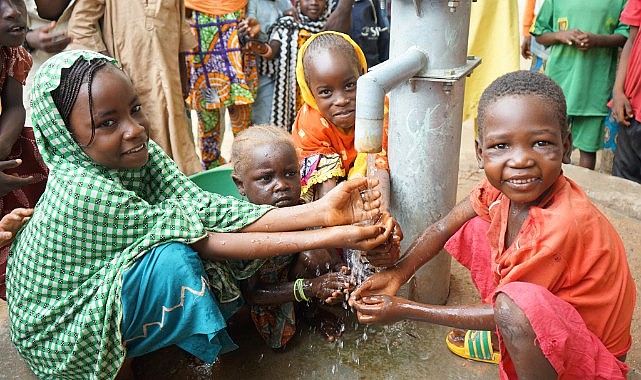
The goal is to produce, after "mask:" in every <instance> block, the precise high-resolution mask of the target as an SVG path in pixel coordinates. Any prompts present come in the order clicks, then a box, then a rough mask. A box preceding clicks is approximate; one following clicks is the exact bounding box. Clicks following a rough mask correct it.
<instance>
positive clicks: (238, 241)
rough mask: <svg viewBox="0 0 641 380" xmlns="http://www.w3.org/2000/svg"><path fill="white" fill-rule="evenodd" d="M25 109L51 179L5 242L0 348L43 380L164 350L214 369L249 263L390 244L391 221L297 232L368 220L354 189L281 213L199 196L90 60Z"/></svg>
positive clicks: (122, 88)
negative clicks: (4, 322) (5, 313)
mask: <svg viewBox="0 0 641 380" xmlns="http://www.w3.org/2000/svg"><path fill="white" fill-rule="evenodd" d="M31 99H32V102H33V106H32V108H33V112H34V114H33V121H34V129H35V133H36V139H37V142H38V146H39V148H40V151H41V153H42V156H43V158H44V160H45V162H46V164H47V166H48V167H49V169H50V170H51V172H50V177H49V180H48V183H47V189H46V191H45V193H44V194H43V195H42V197H41V199H40V201H39V202H38V204H37V205H36V207H35V211H34V214H33V216H32V218H31V220H30V221H29V222H27V224H26V225H25V227H24V228H23V229H22V230H21V231H20V232H19V233H18V235H17V236H16V240H15V242H14V245H13V246H12V249H11V256H10V258H9V263H8V269H7V290H8V292H7V293H8V302H9V316H10V321H11V338H12V340H13V342H14V344H15V345H16V346H17V348H18V350H19V352H20V354H21V355H22V356H23V358H24V359H25V360H26V361H27V362H28V363H29V365H30V366H31V368H32V370H33V371H34V372H35V373H36V375H38V376H39V377H41V378H81V377H82V378H85V377H91V378H96V377H97V378H113V377H114V376H115V375H116V374H117V373H118V372H119V370H120V369H121V367H122V371H121V373H123V374H124V372H125V370H126V368H127V366H123V363H124V362H125V360H124V359H125V358H133V357H135V356H139V355H142V354H145V353H148V352H151V351H154V350H157V349H159V348H161V347H165V346H168V345H172V344H175V345H178V346H179V347H181V348H182V349H184V350H186V351H188V352H190V353H192V354H193V355H195V356H197V357H199V358H201V359H202V360H204V361H207V362H213V361H214V360H215V358H216V356H217V355H218V354H219V353H221V352H225V350H229V349H230V348H233V347H234V346H233V343H232V342H231V341H230V339H229V337H228V336H227V334H226V333H225V331H224V327H225V318H226V317H228V316H229V315H230V313H232V312H233V311H234V307H235V306H236V304H237V301H238V300H239V290H238V288H237V287H236V282H237V280H239V279H244V278H247V277H249V276H251V275H252V274H253V273H254V272H255V271H256V270H257V269H258V267H260V265H261V264H262V260H257V259H261V258H267V257H271V256H276V255H281V254H288V253H293V252H298V251H301V250H304V249H314V248H321V247H339V246H340V247H346V246H347V247H350V248H356V249H371V248H374V247H376V246H379V245H382V244H383V243H385V242H386V241H387V239H388V237H389V236H390V232H391V230H392V227H393V221H392V220H391V219H387V220H386V222H385V224H384V225H377V226H370V227H357V226H353V225H347V226H339V227H328V228H325V229H323V230H322V231H320V232H319V231H318V230H310V231H297V230H302V229H305V228H308V227H312V226H338V225H343V224H348V223H353V222H356V221H359V220H362V219H364V218H370V217H372V216H374V215H376V214H378V213H379V210H378V208H377V207H378V205H379V203H380V202H379V200H378V199H376V198H377V197H378V196H379V195H380V194H378V193H374V194H369V193H367V192H363V190H365V189H366V188H367V182H366V180H364V179H363V180H360V181H352V182H346V183H345V184H344V185H342V186H341V187H339V188H338V189H337V190H336V191H334V192H333V193H331V194H328V195H327V196H325V197H323V199H322V200H321V201H319V202H322V203H318V202H315V203H312V204H307V205H302V206H296V207H287V208H271V207H265V206H256V205H253V204H250V203H247V202H243V201H239V200H236V199H234V198H228V197H222V196H218V195H214V194H210V193H206V192H204V191H201V190H199V188H198V187H197V186H196V185H194V184H193V183H192V182H191V181H190V180H189V179H187V178H186V177H185V176H184V175H182V174H181V173H180V172H179V170H178V168H177V167H176V165H175V164H174V163H173V162H171V161H170V159H169V158H168V157H167V156H166V155H165V154H164V153H163V152H162V151H161V150H160V148H159V147H158V146H157V145H156V144H155V143H154V142H153V141H150V140H149V137H148V129H149V125H148V121H147V119H146V117H145V115H144V112H143V110H142V109H141V107H140V102H139V100H138V97H137V96H136V94H135V92H134V89H133V86H132V84H131V81H130V80H129V79H128V78H127V76H126V75H125V74H124V73H123V72H122V71H121V70H120V69H118V68H117V67H116V66H115V61H113V60H111V59H110V58H107V57H105V56H102V55H100V54H98V53H94V52H89V51H70V52H65V53H61V54H58V55H56V56H54V57H53V58H51V59H50V60H48V61H47V62H46V63H45V64H44V65H42V67H41V69H40V70H39V72H38V74H37V75H36V78H35V82H34V86H33V88H32V93H31ZM370 185H372V183H370ZM361 198H363V199H364V200H367V202H365V201H364V200H362V199H361ZM368 210H369V211H368ZM283 231H291V232H283ZM228 259H229V260H228ZM127 362H130V361H127Z"/></svg>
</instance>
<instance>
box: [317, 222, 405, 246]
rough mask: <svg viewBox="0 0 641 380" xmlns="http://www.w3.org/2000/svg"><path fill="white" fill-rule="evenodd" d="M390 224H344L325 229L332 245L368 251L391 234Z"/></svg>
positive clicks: (382, 242)
mask: <svg viewBox="0 0 641 380" xmlns="http://www.w3.org/2000/svg"><path fill="white" fill-rule="evenodd" d="M392 230H393V227H392V226H384V225H381V224H377V225H374V226H356V225H345V226H337V227H329V228H327V229H325V231H328V232H329V233H331V234H332V235H331V237H330V241H331V242H332V243H331V246H332V247H344V248H351V249H357V250H360V251H368V250H370V249H374V248H376V247H378V246H380V245H383V244H385V242H386V241H387V240H388V239H389V237H390V236H391V235H392ZM330 231H331V232H330Z"/></svg>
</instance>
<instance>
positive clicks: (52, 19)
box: [23, 0, 75, 126]
mask: <svg viewBox="0 0 641 380" xmlns="http://www.w3.org/2000/svg"><path fill="white" fill-rule="evenodd" d="M74 2H75V0H57V1H44V0H39V1H36V0H26V1H25V4H26V6H27V27H28V28H29V29H28V30H27V37H26V40H25V44H24V45H25V48H26V49H27V51H29V54H31V58H32V60H33V66H32V67H31V71H30V72H29V75H28V76H27V82H26V84H25V86H24V92H23V98H24V108H25V110H26V119H25V125H28V126H30V125H32V124H31V105H30V104H29V89H30V88H31V85H32V84H33V76H34V75H35V73H36V71H38V69H39V68H40V65H42V64H43V63H44V61H46V60H47V59H49V58H51V57H52V56H53V55H54V54H57V53H60V52H61V51H63V50H64V49H65V48H66V47H67V46H68V45H69V44H70V43H71V40H72V38H71V36H70V35H69V33H68V32H67V27H68V24H69V18H70V17H71V10H72V9H73V4H74ZM40 14H42V16H40Z"/></svg>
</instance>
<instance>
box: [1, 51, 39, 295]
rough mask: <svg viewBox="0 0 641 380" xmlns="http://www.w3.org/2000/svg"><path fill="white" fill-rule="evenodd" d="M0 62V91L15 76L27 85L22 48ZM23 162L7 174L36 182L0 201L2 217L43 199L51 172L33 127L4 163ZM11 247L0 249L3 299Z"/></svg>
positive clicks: (3, 54)
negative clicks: (40, 149)
mask: <svg viewBox="0 0 641 380" xmlns="http://www.w3.org/2000/svg"><path fill="white" fill-rule="evenodd" d="M0 59H1V60H2V71H1V72H0V90H1V89H2V88H3V86H4V83H5V81H6V79H7V77H12V78H14V79H16V80H17V81H18V82H20V83H22V84H23V85H24V83H25V80H26V78H27V74H28V73H29V70H30V69H31V56H30V55H29V53H27V51H26V50H25V49H24V48H22V47H17V48H10V47H6V46H4V47H2V48H0ZM16 158H20V159H22V164H21V165H20V166H18V167H17V168H14V169H6V170H4V173H6V174H15V175H19V176H21V177H25V176H33V177H34V178H35V179H36V182H35V183H32V184H31V185H28V186H24V187H22V188H20V189H17V190H14V191H12V192H10V193H8V194H6V195H5V196H4V197H2V198H0V210H1V211H0V218H1V217H3V216H5V215H7V214H8V213H10V212H11V210H13V209H15V208H19V207H25V208H32V207H34V206H35V205H36V202H38V199H40V196H41V195H42V193H43V192H44V190H45V186H46V185H47V175H48V173H49V170H48V169H47V167H46V166H45V164H44V162H43V161H42V156H40V152H39V151H38V146H37V145H36V140H35V138H34V136H33V129H32V128H31V127H24V128H23V129H22V133H21V134H20V137H18V140H17V141H16V142H15V143H14V144H13V147H12V148H11V153H9V156H7V157H6V158H2V160H13V159H16ZM9 248H10V245H7V246H4V247H2V248H1V249H0V298H2V299H4V300H6V292H5V290H6V289H5V276H6V270H7V258H8V255H9Z"/></svg>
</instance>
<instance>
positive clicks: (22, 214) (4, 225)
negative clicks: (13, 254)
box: [0, 208, 33, 247]
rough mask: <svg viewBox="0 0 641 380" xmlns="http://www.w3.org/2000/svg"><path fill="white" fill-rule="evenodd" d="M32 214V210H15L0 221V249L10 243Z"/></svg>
mask: <svg viewBox="0 0 641 380" xmlns="http://www.w3.org/2000/svg"><path fill="white" fill-rule="evenodd" d="M32 214H33V209H32V208H16V209H14V210H12V211H11V212H10V213H8V214H7V215H5V216H3V217H2V220H0V247H4V246H5V245H7V244H9V243H11V241H12V240H13V237H14V236H16V233H17V232H18V230H20V228H21V227H22V226H23V225H24V224H25V223H27V221H28V220H29V218H30V217H31V215H32Z"/></svg>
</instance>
